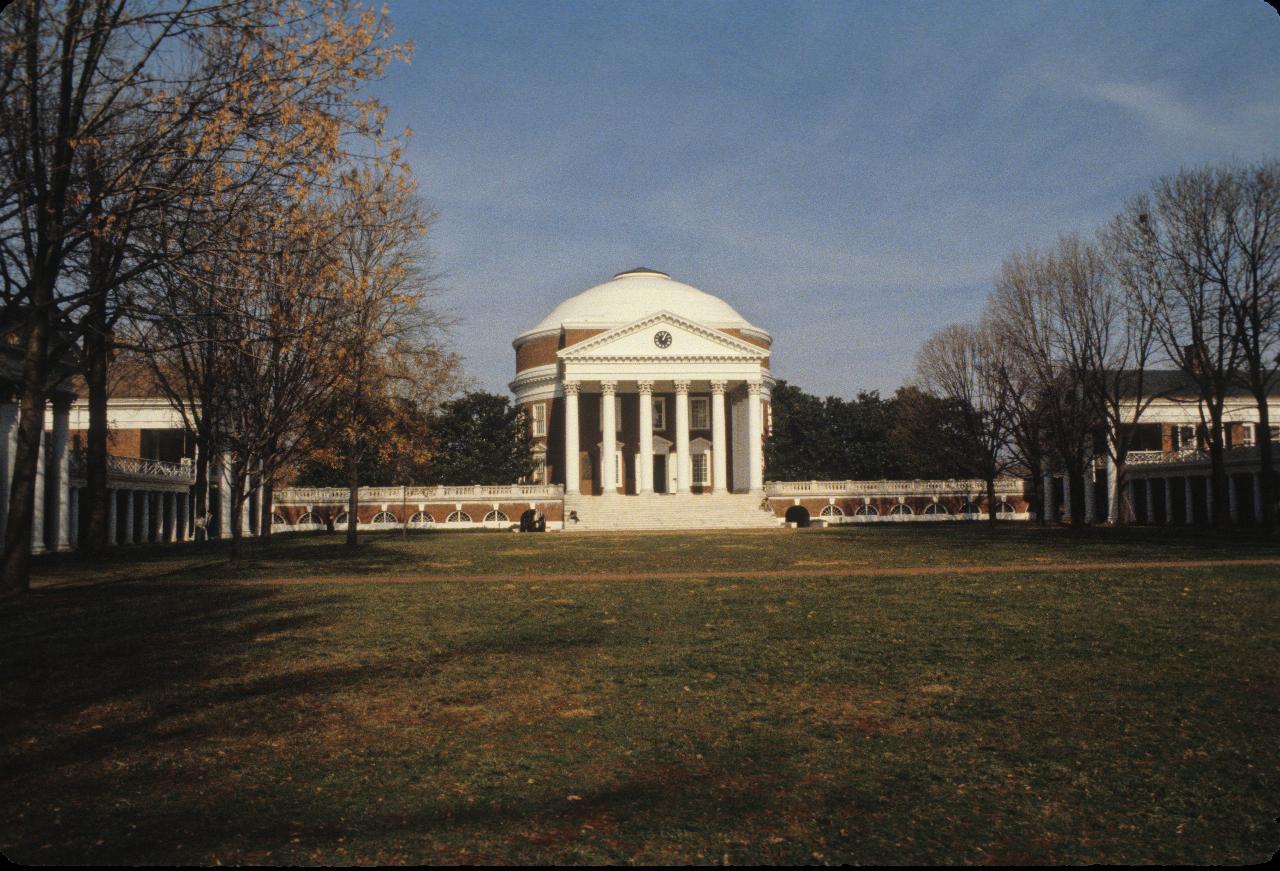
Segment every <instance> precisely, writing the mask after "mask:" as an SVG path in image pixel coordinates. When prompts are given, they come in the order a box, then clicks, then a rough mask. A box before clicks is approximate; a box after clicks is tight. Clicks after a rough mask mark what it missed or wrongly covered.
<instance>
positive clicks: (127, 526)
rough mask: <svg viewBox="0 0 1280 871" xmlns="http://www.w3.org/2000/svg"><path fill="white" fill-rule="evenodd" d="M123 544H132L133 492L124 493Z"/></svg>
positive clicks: (126, 491)
mask: <svg viewBox="0 0 1280 871" xmlns="http://www.w3.org/2000/svg"><path fill="white" fill-rule="evenodd" d="M124 543H125V544H133V491H132V490H125V491H124Z"/></svg>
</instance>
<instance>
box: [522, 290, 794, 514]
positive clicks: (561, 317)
mask: <svg viewBox="0 0 1280 871" xmlns="http://www.w3.org/2000/svg"><path fill="white" fill-rule="evenodd" d="M512 344H513V346H514V347H515V352H516V377H515V380H514V381H512V382H511V390H512V392H513V393H514V394H515V399H516V403H517V405H519V406H520V407H522V408H523V409H524V410H525V411H526V413H527V415H528V419H529V421H530V432H531V437H532V439H533V445H534V456H535V458H536V460H537V463H538V467H537V468H538V473H537V474H538V481H539V482H542V483H551V484H563V485H564V488H565V494H566V497H572V496H577V495H581V496H592V495H606V496H616V495H643V496H647V495H651V494H655V495H656V494H674V495H680V494H689V495H694V494H729V493H753V494H760V493H762V492H763V487H764V480H763V472H764V457H763V442H764V433H765V431H766V428H767V426H768V415H769V391H770V388H771V387H772V385H773V383H774V382H773V378H772V376H771V375H770V372H769V350H770V346H771V344H772V339H771V338H770V336H769V334H768V333H767V332H766V331H765V330H763V329H761V328H759V327H757V326H754V325H753V324H751V323H750V322H749V321H747V320H746V319H745V318H744V317H742V315H740V314H739V313H738V312H737V311H736V310H735V309H734V308H733V306H731V305H729V303H727V302H725V301H724V300H723V299H720V298H719V297H716V296H713V295H711V294H709V293H706V292H704V291H701V290H699V289H698V288H696V287H691V286H690V285H687V284H683V283H681V282H679V281H675V280H674V279H672V278H671V276H669V275H667V274H666V273H664V272H658V271H657V270H654V269H645V268H639V269H630V270H627V271H626V272H619V273H618V274H617V275H615V276H614V277H613V278H612V279H611V280H609V281H606V282H604V283H603V284H599V285H596V286H595V287H592V288H590V289H588V290H585V291H583V292H582V293H579V294H577V295H576V296H573V297H570V298H569V299H567V300H565V301H564V302H562V303H560V304H559V305H558V306H556V307H555V308H554V309H553V310H552V311H551V313H550V314H548V315H547V316H546V317H545V318H543V319H542V321H541V322H539V323H538V324H537V326H535V327H533V329H531V330H528V331H527V332H524V333H522V334H520V335H519V336H517V337H516V339H515V341H514V342H513V343H512Z"/></svg>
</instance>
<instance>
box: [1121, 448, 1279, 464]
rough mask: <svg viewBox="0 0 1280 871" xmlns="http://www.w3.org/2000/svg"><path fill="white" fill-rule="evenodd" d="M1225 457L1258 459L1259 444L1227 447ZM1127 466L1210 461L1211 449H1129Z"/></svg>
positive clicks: (1225, 458)
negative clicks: (1168, 450) (1165, 450)
mask: <svg viewBox="0 0 1280 871" xmlns="http://www.w3.org/2000/svg"><path fill="white" fill-rule="evenodd" d="M1222 456H1223V459H1224V460H1226V461H1227V462H1229V463H1238V462H1247V461H1250V460H1253V461H1256V460H1258V459H1259V452H1258V446H1257V445H1238V446H1236V447H1231V448H1226V449H1224V450H1223V453H1222ZM1124 461H1125V465H1127V466H1155V465H1176V464H1188V463H1207V462H1209V451H1208V449H1206V448H1183V449H1182V450H1178V451H1170V452H1169V453H1165V452H1164V451H1129V453H1127V454H1125V458H1124Z"/></svg>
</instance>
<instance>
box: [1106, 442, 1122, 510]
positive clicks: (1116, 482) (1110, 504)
mask: <svg viewBox="0 0 1280 871" xmlns="http://www.w3.org/2000/svg"><path fill="white" fill-rule="evenodd" d="M1107 522H1108V523H1110V524H1111V525H1112V526H1115V525H1116V524H1118V523H1119V522H1120V471H1119V467H1118V466H1117V465H1116V461H1115V460H1114V459H1112V457H1111V454H1110V453H1108V454H1107Z"/></svg>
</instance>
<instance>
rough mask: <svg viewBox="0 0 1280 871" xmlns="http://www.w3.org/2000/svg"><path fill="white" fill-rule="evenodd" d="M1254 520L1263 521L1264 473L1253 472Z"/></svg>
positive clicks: (1258, 522) (1256, 522)
mask: <svg viewBox="0 0 1280 871" xmlns="http://www.w3.org/2000/svg"><path fill="white" fill-rule="evenodd" d="M1253 522H1254V524H1255V525H1257V524H1260V523H1262V475H1260V474H1258V473H1257V472H1254V473H1253Z"/></svg>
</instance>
